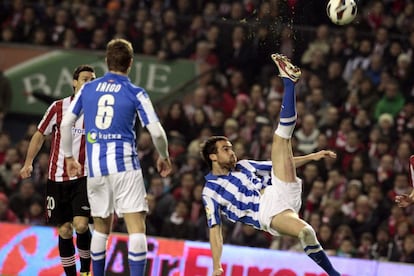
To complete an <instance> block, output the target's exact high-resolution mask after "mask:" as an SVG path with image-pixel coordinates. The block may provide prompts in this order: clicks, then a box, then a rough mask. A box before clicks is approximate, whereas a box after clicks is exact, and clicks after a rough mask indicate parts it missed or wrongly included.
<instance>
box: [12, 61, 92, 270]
mask: <svg viewBox="0 0 414 276" xmlns="http://www.w3.org/2000/svg"><path fill="white" fill-rule="evenodd" d="M93 79H95V71H94V69H93V68H92V67H91V66H89V65H81V66H78V67H77V68H76V69H75V71H74V73H73V83H72V85H73V88H74V94H73V95H72V96H69V97H66V98H64V99H61V100H57V101H55V102H53V103H52V104H51V105H50V106H49V108H48V109H47V111H46V113H45V114H44V116H43V119H42V120H41V122H40V123H39V125H38V129H37V131H36V132H35V134H34V135H33V137H32V138H31V141H30V145H29V148H28V150H27V154H26V160H25V163H24V166H23V168H22V169H21V171H20V175H21V177H22V178H27V177H30V175H31V172H32V170H33V160H34V159H35V157H36V155H37V153H38V152H39V150H40V149H41V147H42V145H43V143H44V141H45V137H46V136H48V135H52V143H51V149H50V157H49V170H48V171H49V173H48V180H47V184H46V207H47V217H48V223H50V224H52V225H56V226H57V227H58V232H59V254H60V258H61V263H62V266H63V269H64V270H65V273H66V275H69V276H72V275H77V274H76V262H75V260H76V258H75V246H74V244H73V237H72V233H73V228H74V229H75V231H76V246H77V248H78V252H79V259H80V263H81V268H80V272H81V274H80V275H81V276H83V275H90V263H91V257H90V242H91V233H90V231H89V227H88V222H89V218H90V206H89V202H88V196H87V189H86V175H87V169H86V168H87V165H86V164H85V161H86V155H85V154H86V153H85V150H86V149H85V130H84V123H83V117H79V119H78V120H77V121H76V122H75V124H74V126H73V127H72V136H73V151H74V154H75V155H76V158H77V159H78V160H79V162H80V164H81V165H82V173H81V174H80V175H79V176H75V177H69V176H68V174H67V173H66V163H65V157H64V152H63V150H62V148H61V143H62V142H61V138H62V137H61V133H60V124H61V122H62V117H63V114H64V113H65V111H66V110H67V108H68V107H69V105H70V103H71V101H72V100H73V98H74V95H75V94H76V93H77V92H78V91H79V90H80V88H81V87H82V86H83V84H84V83H86V82H89V81H91V80H93Z"/></svg>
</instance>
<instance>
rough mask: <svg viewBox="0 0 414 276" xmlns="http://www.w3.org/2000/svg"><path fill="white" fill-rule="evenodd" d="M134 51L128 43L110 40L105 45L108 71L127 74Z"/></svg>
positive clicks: (117, 39)
mask: <svg viewBox="0 0 414 276" xmlns="http://www.w3.org/2000/svg"><path fill="white" fill-rule="evenodd" d="M133 57H134V49H133V48H132V45H131V43H130V42H129V41H127V40H125V39H121V38H116V39H112V40H111V41H109V42H108V44H107V45H106V64H107V65H108V69H109V71H115V72H121V73H124V74H127V73H128V71H129V69H130V68H131V65H132V59H133Z"/></svg>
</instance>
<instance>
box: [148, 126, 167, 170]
mask: <svg viewBox="0 0 414 276" xmlns="http://www.w3.org/2000/svg"><path fill="white" fill-rule="evenodd" d="M147 129H148V131H149V133H150V135H151V138H152V142H153V143H154V146H155V148H156V149H157V151H158V154H159V155H160V157H159V158H158V160H157V170H158V172H159V173H160V175H161V176H162V177H166V176H168V175H169V174H170V173H171V170H172V166H171V160H170V158H169V154H168V141H167V135H166V134H165V130H164V128H163V127H162V126H161V124H160V123H159V122H155V123H151V124H148V125H147Z"/></svg>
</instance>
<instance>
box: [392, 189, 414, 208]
mask: <svg viewBox="0 0 414 276" xmlns="http://www.w3.org/2000/svg"><path fill="white" fill-rule="evenodd" d="M395 202H396V203H397V205H398V206H399V207H402V208H405V207H407V206H409V205H411V204H414V189H413V190H412V191H411V193H410V194H409V195H408V194H402V195H397V196H396V197H395Z"/></svg>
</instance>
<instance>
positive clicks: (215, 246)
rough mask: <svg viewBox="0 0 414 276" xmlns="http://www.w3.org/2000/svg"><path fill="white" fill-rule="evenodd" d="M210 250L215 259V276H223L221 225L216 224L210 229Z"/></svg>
mask: <svg viewBox="0 0 414 276" xmlns="http://www.w3.org/2000/svg"><path fill="white" fill-rule="evenodd" d="M209 234H210V248H211V255H212V257H213V269H214V271H213V276H216V275H222V274H223V268H222V267H221V254H222V252H223V234H222V230H221V225H220V224H216V225H214V226H212V227H211V228H210V233H209Z"/></svg>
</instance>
